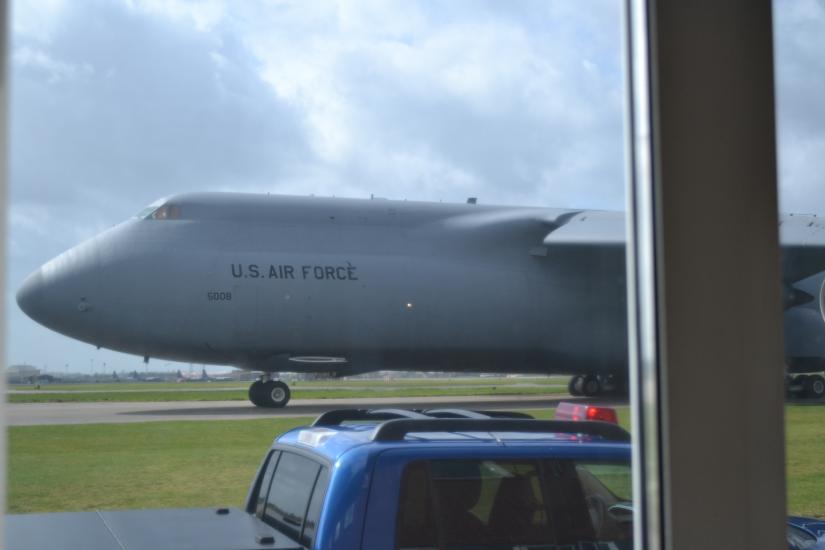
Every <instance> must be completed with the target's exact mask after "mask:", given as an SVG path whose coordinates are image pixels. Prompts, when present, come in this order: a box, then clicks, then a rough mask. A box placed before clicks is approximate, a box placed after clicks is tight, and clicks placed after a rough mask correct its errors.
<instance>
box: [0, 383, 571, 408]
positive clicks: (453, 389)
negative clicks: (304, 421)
mask: <svg viewBox="0 0 825 550" xmlns="http://www.w3.org/2000/svg"><path fill="white" fill-rule="evenodd" d="M290 387H291V389H292V397H293V399H347V398H355V397H424V396H430V395H431V396H465V395H550V394H558V393H564V392H566V391H567V388H566V386H565V385H564V384H560V382H559V379H557V378H547V377H543V378H443V379H441V378H438V379H406V380H391V381H383V380H318V381H313V382H300V383H296V384H294V385H291V386H290ZM248 388H249V383H238V382H211V383H208V384H202V383H201V384H196V383H182V384H175V383H122V384H71V385H68V384H66V385H63V384H54V385H48V386H45V385H44V386H42V387H41V389H40V390H39V391H36V390H34V391H33V390H32V386H21V387H19V388H18V389H12V390H10V391H9V392H8V393H7V394H6V400H7V402H9V403H67V402H93V401H98V402H99V401H115V402H150V401H151V402H156V401H247V400H248V397H247V391H248ZM24 390H25V391H26V392H27V393H23V391H24ZM28 392H31V393H28Z"/></svg>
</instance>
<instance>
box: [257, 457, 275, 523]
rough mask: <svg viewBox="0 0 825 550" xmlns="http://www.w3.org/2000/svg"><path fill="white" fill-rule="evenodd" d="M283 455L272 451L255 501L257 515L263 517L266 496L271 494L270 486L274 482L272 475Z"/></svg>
mask: <svg viewBox="0 0 825 550" xmlns="http://www.w3.org/2000/svg"><path fill="white" fill-rule="evenodd" d="M280 455H281V452H280V451H272V453H271V454H270V455H269V458H268V459H267V462H266V469H265V470H264V475H263V477H262V479H261V481H260V484H259V485H258V495H257V498H256V499H255V515H256V516H258V517H259V518H260V517H263V515H264V507H265V505H266V496H267V493H269V485H270V483H271V482H272V473H273V472H274V471H275V466H277V464H278V457H279V456H280Z"/></svg>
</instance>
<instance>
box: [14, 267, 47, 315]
mask: <svg viewBox="0 0 825 550" xmlns="http://www.w3.org/2000/svg"><path fill="white" fill-rule="evenodd" d="M44 295H45V284H44V282H43V270H42V269H38V270H37V271H35V272H34V273H32V274H31V275H29V276H28V277H26V280H24V281H23V285H22V286H21V287H20V289H19V290H18V291H17V305H18V306H20V309H22V310H23V312H24V313H25V314H26V315H28V316H29V317H31V318H32V319H34V320H35V321H40V320H41V319H42V318H43V313H44V311H43V305H44V304H45V301H46V300H45V297H44Z"/></svg>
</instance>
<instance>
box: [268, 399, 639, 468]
mask: <svg viewBox="0 0 825 550" xmlns="http://www.w3.org/2000/svg"><path fill="white" fill-rule="evenodd" d="M365 412H366V413H367V414H369V411H365ZM398 412H399V413H403V411H398ZM417 416H418V415H417ZM322 418H323V417H320V418H319V419H318V421H316V424H315V425H313V426H303V427H299V428H295V429H293V430H290V431H288V432H286V433H284V434H282V435H281V436H279V437H278V438H276V440H275V442H274V444H273V445H274V446H284V445H286V446H294V447H296V448H299V449H303V450H305V451H310V452H313V453H316V454H318V455H320V456H322V457H324V458H325V459H327V460H329V461H330V462H335V461H337V460H338V459H339V458H341V457H342V456H344V455H345V454H346V453H348V452H349V451H352V450H354V449H360V450H361V451H362V452H367V453H370V452H375V453H378V452H382V451H384V450H387V449H390V448H393V449H406V450H409V451H410V452H411V453H418V452H425V451H432V450H434V449H440V450H444V449H448V448H451V449H455V450H459V449H474V450H476V451H477V450H480V449H482V448H491V447H496V448H497V449H498V451H497V454H502V453H503V454H510V452H509V451H512V454H513V455H514V456H515V455H517V454H518V453H519V452H523V451H525V450H527V449H532V450H531V452H530V454H533V453H534V452H535V451H539V450H544V451H547V452H549V453H550V454H552V453H553V452H561V453H562V454H564V455H565V456H571V454H572V455H581V456H582V457H593V456H595V455H598V454H603V453H604V452H605V451H607V450H610V451H611V452H610V454H613V455H615V454H617V453H618V454H619V455H626V456H627V457H629V456H630V443H629V436H627V439H621V438H622V434H624V435H626V432H624V431H623V430H621V429H620V428H618V426H615V425H612V424H611V425H605V423H603V422H576V423H570V422H555V423H554V422H548V421H539V420H534V419H529V420H528V419H521V420H514V419H508V420H504V421H503V422H502V421H500V420H497V419H492V418H489V419H486V420H484V419H474V418H462V419H461V420H458V421H456V420H451V419H444V418H439V419H436V420H434V419H425V418H420V417H412V418H409V417H408V418H405V419H403V420H402V419H396V420H393V419H384V420H375V421H360V422H358V423H350V424H347V423H344V422H338V421H334V422H335V423H333V424H326V423H322V424H320V425H319V424H318V422H319V421H321V420H322ZM339 420H340V419H339ZM442 426H443V427H444V428H445V429H443V430H442V429H439V428H440V427H442ZM511 426H512V427H511ZM387 428H390V429H392V428H397V429H394V430H392V432H393V433H392V434H391V435H389V436H387V432H388V431H389V430H388V429H387ZM488 428H491V429H488ZM522 428H524V429H522ZM399 429H400V431H399ZM574 430H575V431H574ZM617 434H618V437H619V438H618V439H617Z"/></svg>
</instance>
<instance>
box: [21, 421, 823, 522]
mask: <svg viewBox="0 0 825 550" xmlns="http://www.w3.org/2000/svg"><path fill="white" fill-rule="evenodd" d="M531 412H533V413H534V414H535V415H536V416H538V417H541V418H552V415H553V412H552V411H551V410H536V411H531ZM310 420H311V419H309V418H289V419H279V420H274V419H264V420H229V421H210V422H203V421H202V422H198V421H187V422H146V423H136V424H95V425H71V426H25V427H10V428H8V433H9V470H8V491H9V494H8V511H9V512H12V513H24V512H45V511H63V510H91V509H95V508H102V509H118V508H138V507H143V508H157V507H196V506H198V507H200V506H219V505H224V506H227V505H228V506H238V505H240V504H241V503H242V502H243V498H244V496H245V495H246V491H247V489H248V487H249V483H250V482H251V480H252V476H253V475H254V473H255V471H256V469H257V467H258V463H259V461H260V460H261V458H262V457H263V453H264V450H265V449H266V448H267V446H268V445H269V444H270V443H271V441H272V439H273V438H274V437H275V435H276V434H278V433H281V432H283V431H285V430H287V429H289V428H291V427H293V426H296V425H301V424H305V423H307V422H308V421H310ZM619 421H620V423H621V424H622V425H624V426H625V427H627V426H628V422H629V413H628V408H627V407H620V408H619ZM786 425H787V441H788V451H787V457H788V458H787V476H788V510H789V512H790V513H794V514H801V515H807V516H815V517H825V460H823V457H825V407H821V406H803V405H788V406H787V407H786Z"/></svg>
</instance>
